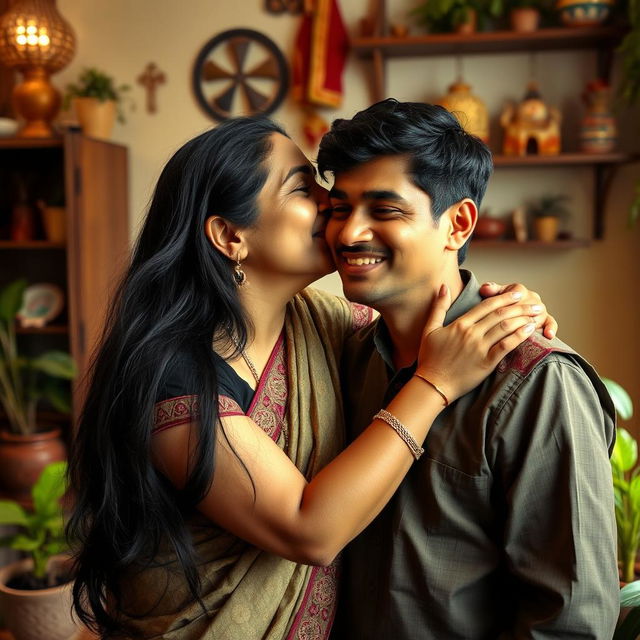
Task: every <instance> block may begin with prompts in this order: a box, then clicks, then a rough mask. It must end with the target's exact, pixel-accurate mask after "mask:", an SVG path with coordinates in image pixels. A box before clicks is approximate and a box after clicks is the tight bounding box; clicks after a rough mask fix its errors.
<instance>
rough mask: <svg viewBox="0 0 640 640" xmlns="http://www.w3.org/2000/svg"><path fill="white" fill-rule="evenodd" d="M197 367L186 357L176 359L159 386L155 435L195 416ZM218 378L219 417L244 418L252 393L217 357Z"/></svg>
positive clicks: (181, 356) (196, 409)
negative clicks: (241, 416) (239, 416)
mask: <svg viewBox="0 0 640 640" xmlns="http://www.w3.org/2000/svg"><path fill="white" fill-rule="evenodd" d="M195 372H196V363H195V362H194V361H193V359H192V358H190V357H189V356H188V355H187V354H181V355H179V356H177V357H176V358H175V360H174V362H172V363H171V364H170V365H169V367H167V371H166V374H165V376H164V378H163V380H162V381H161V383H160V386H159V390H158V394H157V396H156V404H155V415H154V425H153V430H152V433H154V434H156V433H159V432H160V431H165V430H166V429H170V428H172V427H176V426H178V425H181V424H188V423H189V422H192V421H193V420H194V419H195V418H197V416H198V396H197V395H196V394H195V393H194V386H195V385H194V382H193V381H194V379H195V375H196V373H195ZM216 374H217V376H218V415H219V417H221V418H223V417H228V416H234V415H245V412H246V410H247V409H248V407H249V405H250V403H251V398H252V396H253V390H252V389H251V387H250V386H249V385H247V384H246V382H245V381H244V380H242V379H241V378H240V377H239V376H238V375H237V374H236V373H235V371H233V369H232V368H231V367H230V366H229V365H228V364H227V363H226V362H225V361H224V360H223V359H222V358H220V357H218V356H216Z"/></svg>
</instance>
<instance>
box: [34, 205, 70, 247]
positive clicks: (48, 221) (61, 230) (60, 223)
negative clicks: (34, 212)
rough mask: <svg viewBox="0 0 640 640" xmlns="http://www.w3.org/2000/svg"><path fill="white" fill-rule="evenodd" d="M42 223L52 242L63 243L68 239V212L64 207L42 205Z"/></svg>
mask: <svg viewBox="0 0 640 640" xmlns="http://www.w3.org/2000/svg"><path fill="white" fill-rule="evenodd" d="M40 215H41V216H42V224H43V225H44V230H45V232H46V234H47V240H49V241H50V242H59V243H63V242H64V241H65V240H66V239H67V229H66V227H67V213H66V210H65V208H64V207H42V208H41V209H40Z"/></svg>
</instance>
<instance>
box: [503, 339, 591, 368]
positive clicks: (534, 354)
mask: <svg viewBox="0 0 640 640" xmlns="http://www.w3.org/2000/svg"><path fill="white" fill-rule="evenodd" d="M544 361H547V362H551V361H555V362H562V361H578V362H581V363H585V364H586V365H587V366H588V367H589V368H592V367H591V365H589V363H588V362H587V361H586V360H585V359H584V358H582V357H581V356H580V355H579V354H578V353H577V352H576V351H575V350H574V349H572V348H571V347H570V346H569V345H567V344H565V343H564V342H562V340H559V339H558V338H553V339H552V340H549V339H548V338H545V337H544V336H543V335H542V334H540V333H536V334H534V335H533V336H531V337H530V338H528V339H527V340H525V341H524V342H523V343H521V344H520V345H519V346H517V347H516V348H515V349H514V350H513V351H511V352H510V353H509V354H507V355H506V356H505V357H504V358H503V359H502V360H501V361H500V363H499V364H498V366H497V368H496V371H497V372H498V373H499V374H509V373H513V374H518V375H520V376H523V377H527V376H529V375H530V374H531V373H532V372H533V371H534V370H535V368H536V365H538V364H540V363H542V362H544Z"/></svg>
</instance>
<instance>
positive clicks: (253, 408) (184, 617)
mask: <svg viewBox="0 0 640 640" xmlns="http://www.w3.org/2000/svg"><path fill="white" fill-rule="evenodd" d="M370 321H371V310H370V309H368V308H366V307H362V306H360V305H352V304H350V303H348V302H347V301H346V300H343V299H341V298H337V297H335V296H332V295H330V294H326V293H323V292H320V291H316V290H314V289H306V290H304V291H303V292H301V293H299V294H298V295H296V296H295V298H294V299H293V300H292V301H291V302H290V303H289V304H288V307H287V312H286V319H285V326H284V330H283V333H282V334H281V336H280V338H279V340H278V341H277V343H276V345H275V347H274V349H273V352H272V354H271V357H270V358H269V361H268V363H267V366H266V367H265V370H264V372H263V374H262V376H261V378H260V381H259V384H258V386H257V388H256V390H255V393H254V396H253V398H252V401H251V404H250V406H249V409H248V410H247V412H246V414H245V412H244V411H243V410H242V408H241V407H240V405H239V404H238V403H237V402H236V401H235V400H234V399H233V398H231V397H228V396H226V395H220V396H219V414H220V416H221V417H225V416H232V415H248V416H249V417H251V418H252V419H253V420H254V422H256V424H258V426H260V427H261V428H262V429H263V430H264V431H265V432H266V433H267V434H268V435H269V436H270V437H271V438H272V439H273V440H274V442H276V443H277V445H278V446H279V447H281V448H282V449H283V450H284V451H285V453H286V454H287V456H288V457H289V458H290V459H291V460H292V461H293V462H294V464H295V465H296V467H297V468H298V469H299V470H300V471H301V472H302V473H303V474H304V476H305V477H306V478H307V479H308V480H309V479H311V478H312V477H313V476H314V475H315V474H316V473H317V472H318V471H319V470H320V469H321V468H322V467H324V466H325V465H326V464H327V463H329V462H330V461H331V460H332V459H333V458H334V457H335V456H336V455H337V454H338V453H339V452H340V451H341V450H342V448H343V447H344V423H343V408H342V393H341V390H340V371H339V364H340V357H341V353H342V346H343V343H344V341H345V339H346V338H347V337H348V336H349V335H351V334H352V333H353V331H354V330H356V329H358V328H360V327H362V326H364V325H366V324H368V323H369V322H370ZM196 410H197V398H195V397H194V396H188V395H186V396H182V397H178V398H170V399H168V400H164V401H162V402H159V403H158V404H157V405H156V420H155V426H154V431H155V432H157V431H161V430H163V429H166V428H171V427H173V426H176V425H178V424H185V423H188V422H190V421H192V420H193V419H194V414H195V412H196ZM188 527H189V530H190V532H191V535H192V537H193V541H194V546H195V549H196V553H197V556H198V559H199V560H198V570H199V574H200V576H201V581H202V591H201V594H202V603H203V604H204V610H203V607H202V606H201V605H200V604H199V603H198V602H194V601H193V599H192V597H191V595H190V593H189V592H188V590H187V588H186V585H185V582H184V578H183V576H182V575H181V573H180V571H179V569H178V565H177V563H176V558H175V555H174V554H173V552H172V550H170V549H166V548H165V549H163V550H162V551H161V553H160V554H159V556H158V557H156V559H155V561H154V563H153V565H152V566H150V567H145V568H144V569H141V570H139V571H131V572H129V573H128V574H127V575H126V576H125V577H124V579H123V581H122V591H123V607H122V608H123V610H124V612H125V613H123V614H122V618H121V621H122V623H123V625H124V626H125V628H126V629H128V630H129V633H130V635H124V636H118V637H121V638H126V637H142V638H146V639H148V640H151V639H153V640H155V639H159V638H164V639H167V640H177V639H178V638H179V639H180V640H196V639H200V638H203V639H213V638H216V639H218V638H219V639H223V638H224V639H225V640H261V639H268V640H276V639H277V640H282V639H286V640H294V639H295V640H324V639H326V638H328V637H329V633H330V630H331V625H332V622H333V618H334V615H335V609H336V600H337V582H338V572H339V560H337V561H334V563H332V564H331V565H330V566H327V567H313V566H308V565H302V564H298V563H295V562H292V561H290V560H286V559H284V558H280V557H278V556H276V555H274V554H270V553H267V552H266V551H263V550H261V549H258V548H257V547H255V546H253V545H251V544H249V543H247V542H245V541H244V540H241V539H240V538H237V537H236V536H234V535H233V534H231V533H229V532H228V531H226V530H224V529H222V528H220V527H218V526H216V525H215V524H214V523H211V522H210V521H208V520H206V519H205V518H204V517H203V516H202V515H199V514H195V515H193V516H192V517H191V518H189V520H188Z"/></svg>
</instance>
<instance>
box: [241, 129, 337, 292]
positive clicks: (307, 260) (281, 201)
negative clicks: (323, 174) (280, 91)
mask: <svg viewBox="0 0 640 640" xmlns="http://www.w3.org/2000/svg"><path fill="white" fill-rule="evenodd" d="M271 144H272V149H271V154H270V155H269V158H268V159H267V161H266V164H267V169H268V177H267V180H266V182H265V185H264V187H263V188H262V191H261V192H260V195H259V196H258V210H259V214H258V220H257V222H256V224H254V225H253V226H252V227H251V228H250V229H247V230H246V232H245V238H246V241H247V248H248V255H247V258H246V260H245V261H244V263H243V265H244V266H245V267H246V268H247V270H248V272H251V273H252V274H253V275H250V276H249V278H250V280H251V281H254V282H255V281H256V277H258V278H260V279H262V278H265V280H266V281H268V280H269V279H272V278H276V277H281V276H290V277H292V278H295V277H296V276H299V277H300V286H301V287H304V286H306V285H307V284H309V283H310V282H313V281H314V280H316V279H317V278H320V277H321V276H323V275H326V274H327V273H329V272H331V271H333V270H334V268H335V267H334V264H333V261H332V258H331V253H330V251H329V248H328V246H327V244H326V242H325V239H324V231H325V227H326V225H327V220H328V216H329V211H328V210H329V207H330V205H329V199H328V197H327V191H326V190H325V189H323V188H322V187H321V186H320V185H318V184H317V183H316V180H315V170H314V168H313V166H312V165H311V163H310V162H309V160H307V158H306V157H305V156H304V154H303V153H302V151H300V149H299V148H298V147H297V146H296V145H295V144H294V143H293V142H292V141H291V140H290V139H289V138H287V137H286V136H283V135H281V134H279V133H274V134H273V135H272V136H271Z"/></svg>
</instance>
